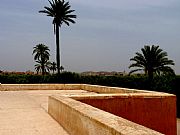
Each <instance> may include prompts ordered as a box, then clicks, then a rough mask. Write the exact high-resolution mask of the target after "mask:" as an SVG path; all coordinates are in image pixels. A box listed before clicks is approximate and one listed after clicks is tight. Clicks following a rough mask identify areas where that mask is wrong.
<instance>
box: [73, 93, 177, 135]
mask: <svg viewBox="0 0 180 135" xmlns="http://www.w3.org/2000/svg"><path fill="white" fill-rule="evenodd" d="M74 98H75V99H76V100H78V101H81V102H82V103H86V104H88V105H91V106H93V107H96V108H99V109H101V110H104V111H106V112H109V113H111V114H114V115H116V116H119V117H122V118H125V119H127V120H130V121H133V122H135V123H138V124H140V125H143V126H146V127H148V128H151V129H153V130H156V131H159V132H161V133H164V134H166V135H176V97H175V96H173V95H171V96H170V95H166V94H161V95H160V94H159V95H158V94H154V95H151V94H147V93H145V94H143V93H136V94H116V95H114V94H113V95H111V94H108V95H106V94H100V95H94V96H93V95H91V96H81V97H74Z"/></svg>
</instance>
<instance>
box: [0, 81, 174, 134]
mask: <svg viewBox="0 0 180 135" xmlns="http://www.w3.org/2000/svg"><path fill="white" fill-rule="evenodd" d="M49 96H50V97H49ZM139 106H142V107H139ZM160 110H161V111H160ZM105 111H106V112H105ZM175 112H176V108H175V96H174V95H171V94H166V93H159V92H149V91H140V90H131V89H126V88H112V87H104V86H92V85H80V84H79V85H78V84H77V85H76V84H75V85H71V84H67V85H65V84H51V85H49V84H42V85H38V84H34V85H32V84H31V85H15V84H14V85H13V84H12V85H5V84H1V85H0V120H1V121H0V135H1V134H2V135H15V134H16V135H41V134H42V135H49V134H52V135H68V134H72V135H77V134H78V135H86V134H89V135H96V134H105V135H113V134H117V135H118V134H119V135H120V134H123V135H131V134H132V135H162V134H163V132H164V134H167V135H176V113H175ZM49 114H50V115H49ZM51 116H52V117H51ZM149 116H152V117H149ZM156 116H157V117H156ZM157 118H158V119H157ZM160 120H161V121H162V122H161V123H159V121H160ZM132 121H133V122H132ZM136 123H139V124H136ZM149 123H150V124H149ZM155 123H156V124H155ZM159 124H162V125H160V126H159ZM142 125H144V126H142ZM151 126H152V127H151ZM154 127H155V128H157V129H158V130H163V131H162V132H161V131H159V132H157V130H156V131H155V129H154V130H152V129H153V128H154ZM167 127H169V128H167ZM150 128H151V129H150ZM166 128H167V129H166ZM160 132H161V133H160Z"/></svg>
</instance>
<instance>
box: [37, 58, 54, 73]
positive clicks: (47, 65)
mask: <svg viewBox="0 0 180 135" xmlns="http://www.w3.org/2000/svg"><path fill="white" fill-rule="evenodd" d="M36 62H37V64H36V65H35V70H36V71H37V74H39V72H42V74H43V75H44V74H45V73H48V72H49V71H50V69H51V62H50V61H46V62H45V63H44V64H42V61H39V60H38V61H36ZM42 65H44V66H42ZM43 67H44V69H43Z"/></svg>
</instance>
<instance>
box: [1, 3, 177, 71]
mask: <svg viewBox="0 0 180 135" xmlns="http://www.w3.org/2000/svg"><path fill="white" fill-rule="evenodd" d="M69 2H70V4H71V5H72V9H75V10H76V11H75V14H76V15H77V19H76V24H72V25H71V26H70V27H68V26H65V25H63V27H62V29H61V54H62V65H63V66H64V67H65V69H66V70H70V71H75V72H83V71H89V70H93V71H102V70H106V71H113V70H115V71H124V70H125V71H126V72H128V71H129V69H128V66H129V65H130V63H131V62H130V60H129V59H130V58H131V57H133V56H134V54H135V52H137V51H140V49H141V48H142V47H143V46H144V45H152V44H154V45H159V46H160V48H162V49H163V50H164V51H166V52H167V53H168V56H169V58H170V59H172V60H174V62H175V64H176V65H175V66H174V67H173V68H174V69H175V71H176V73H177V74H180V37H179V35H180V17H179V16H180V1H179V0H151V1H149V0H138V1H133V0H126V1H124V0H111V1H110V0H103V1H99V0H86V1H85V0H70V1H69ZM48 5H49V4H48V1H47V0H13V1H12V0H1V4H0V70H9V71H27V70H34V64H35V63H34V60H33V56H32V49H33V47H34V46H35V45H36V44H39V43H44V44H46V45H48V46H49V47H50V50H51V52H50V53H51V61H55V37H54V35H53V25H52V18H49V17H47V16H45V15H44V14H39V13H38V11H39V10H41V9H43V7H44V6H48Z"/></svg>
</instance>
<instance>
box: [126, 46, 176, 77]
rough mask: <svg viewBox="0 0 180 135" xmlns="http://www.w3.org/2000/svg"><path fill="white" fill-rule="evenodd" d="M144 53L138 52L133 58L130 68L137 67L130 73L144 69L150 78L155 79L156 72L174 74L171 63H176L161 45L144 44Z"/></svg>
mask: <svg viewBox="0 0 180 135" xmlns="http://www.w3.org/2000/svg"><path fill="white" fill-rule="evenodd" d="M141 51H142V53H139V52H136V56H134V57H133V58H131V59H130V60H131V61H134V63H133V64H131V65H130V66H129V68H132V67H137V69H135V70H132V71H131V72H130V73H133V72H136V71H141V70H143V71H144V72H145V74H147V75H148V77H149V79H150V80H152V79H153V75H154V74H164V73H170V74H174V70H173V69H172V68H171V67H169V65H174V62H173V60H169V59H168V58H167V52H165V51H163V50H162V49H160V48H159V46H155V45H152V46H144V48H142V49H141Z"/></svg>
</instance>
